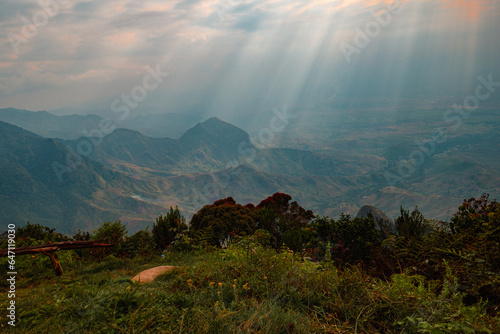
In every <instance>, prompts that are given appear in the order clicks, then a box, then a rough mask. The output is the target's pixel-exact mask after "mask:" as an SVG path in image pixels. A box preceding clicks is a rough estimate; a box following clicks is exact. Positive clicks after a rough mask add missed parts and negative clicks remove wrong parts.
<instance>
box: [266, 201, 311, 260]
mask: <svg viewBox="0 0 500 334" xmlns="http://www.w3.org/2000/svg"><path fill="white" fill-rule="evenodd" d="M291 200H292V197H291V196H290V195H288V194H284V193H275V194H274V195H272V196H269V197H268V198H266V199H265V200H263V201H262V202H260V203H259V205H257V209H258V210H259V211H258V219H257V221H258V227H259V228H261V229H264V230H267V231H269V233H271V239H270V242H271V245H272V246H273V247H274V248H276V249H279V248H280V247H281V245H282V244H283V243H285V244H287V246H288V247H289V248H291V249H293V250H296V251H297V250H301V249H302V248H303V247H305V246H306V244H307V243H309V241H310V240H311V239H312V234H310V233H309V232H307V231H306V230H305V228H307V227H309V223H310V222H311V220H312V219H313V218H314V214H313V213H312V211H311V210H306V209H304V208H303V207H301V206H300V205H299V204H298V203H297V202H296V201H294V202H290V201H291Z"/></svg>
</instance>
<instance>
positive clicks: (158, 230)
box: [152, 206, 187, 251]
mask: <svg viewBox="0 0 500 334" xmlns="http://www.w3.org/2000/svg"><path fill="white" fill-rule="evenodd" d="M186 230H187V225H186V219H185V218H184V217H183V216H182V215H181V213H180V211H179V208H178V207H177V206H176V207H175V209H173V208H172V207H170V212H169V213H167V214H166V215H165V216H160V217H158V218H156V223H155V224H153V231H152V232H153V240H154V243H155V246H156V249H157V250H159V251H163V250H165V249H166V248H167V247H168V246H169V245H170V244H171V243H172V242H173V241H174V239H175V236H176V235H177V234H180V233H183V232H184V231H186Z"/></svg>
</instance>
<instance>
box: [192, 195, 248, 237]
mask: <svg viewBox="0 0 500 334" xmlns="http://www.w3.org/2000/svg"><path fill="white" fill-rule="evenodd" d="M255 215H256V210H255V208H252V207H250V206H242V205H241V204H237V203H236V202H235V201H234V199H233V198H232V197H228V198H225V199H222V200H218V201H216V202H214V203H213V204H212V205H205V206H204V207H203V208H202V209H201V210H200V211H198V212H197V213H196V214H195V215H194V216H193V218H192V219H191V225H190V230H191V232H192V234H193V236H196V237H197V239H198V240H200V242H201V243H205V244H207V245H212V246H218V247H221V246H223V245H224V244H226V243H227V242H228V241H230V240H231V239H233V238H234V237H236V236H244V235H250V234H252V233H253V232H254V231H255V227H256V225H255Z"/></svg>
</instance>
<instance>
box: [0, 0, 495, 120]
mask: <svg viewBox="0 0 500 334" xmlns="http://www.w3.org/2000/svg"><path fill="white" fill-rule="evenodd" d="M367 38H369V40H367ZM0 50H1V51H0V108H6V107H15V108H23V109H29V110H52V109H58V108H66V107H72V106H80V105H83V106H88V108H100V109H103V111H109V110H110V109H112V108H113V106H114V108H115V109H116V108H119V107H120V106H122V104H123V103H125V102H124V100H120V99H121V97H122V94H125V95H130V94H132V93H134V94H135V95H134V96H135V98H134V97H133V98H132V101H131V102H130V101H129V103H131V104H132V105H135V102H137V103H136V104H137V105H139V106H140V108H146V107H155V108H159V109H160V110H165V111H170V112H171V111H179V110H184V109H186V108H187V109H189V108H191V107H192V108H201V109H203V111H204V112H205V113H207V114H218V115H219V116H221V117H224V115H227V114H234V113H238V112H241V113H243V112H247V113H248V112H251V111H252V110H253V109H259V108H270V107H272V106H279V105H292V106H293V105H297V104H305V103H307V102H309V101H318V100H328V99H330V100H335V99H343V98H352V99H358V98H364V97H366V96H382V97H388V98H392V97H405V96H412V97H419V96H440V95H454V94H456V95H460V92H462V91H463V92H470V91H471V90H472V89H473V87H474V82H475V80H476V78H477V77H478V76H479V75H483V76H487V75H488V74H490V73H491V74H493V77H494V78H496V79H497V81H500V64H499V61H498V60H499V59H500V0H401V1H395V2H393V1H379V0H330V1H326V0H269V1H254V0H223V1H219V0H185V1H168V0H163V1H147V0H145V1H138V0H132V1H127V0H106V1H102V0H101V1H72V0H65V1H63V0H61V1H57V0H42V1H40V2H38V1H28V0H2V1H1V2H0ZM148 66H149V70H148ZM157 68H158V69H159V70H160V71H162V72H168V73H169V75H168V76H167V75H166V74H163V75H160V76H158V75H157V79H159V80H158V81H155V79H154V77H151V74H150V72H151V71H154V70H156V69H157ZM160 81H161V82H160ZM157 84H158V85H157ZM145 87H146V88H147V89H146V88H145ZM457 92H458V93H457ZM145 94H146V95H145ZM117 99H119V101H118V102H115V104H114V105H113V102H114V101H116V100H117ZM134 99H135V100H134ZM89 110H90V109H89Z"/></svg>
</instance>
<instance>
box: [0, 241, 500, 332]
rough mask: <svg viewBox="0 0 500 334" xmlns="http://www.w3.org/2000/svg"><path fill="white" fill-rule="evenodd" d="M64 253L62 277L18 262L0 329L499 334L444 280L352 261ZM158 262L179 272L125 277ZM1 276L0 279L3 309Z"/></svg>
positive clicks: (36, 263) (227, 253)
mask: <svg viewBox="0 0 500 334" xmlns="http://www.w3.org/2000/svg"><path fill="white" fill-rule="evenodd" d="M64 253H65V252H60V260H61V263H62V266H63V268H64V270H65V273H64V275H63V276H61V277H56V276H55V275H54V273H53V271H52V269H51V267H50V263H46V262H45V261H46V260H45V259H44V258H43V256H42V255H40V256H36V257H34V258H32V257H19V258H17V259H16V260H17V262H18V264H19V269H18V272H19V274H20V276H19V277H18V281H17V291H16V307H17V310H16V311H17V316H18V318H17V321H16V326H15V328H13V327H12V326H9V325H7V324H6V321H5V318H4V317H2V319H3V321H2V323H1V325H2V328H1V330H0V331H1V332H5V333H14V332H15V333H37V334H38V333H495V332H497V333H498V332H500V320H499V318H498V316H496V317H493V316H491V315H487V314H486V312H485V307H484V303H482V302H480V303H478V304H476V305H473V306H469V307H466V306H464V305H463V304H462V301H461V295H460V294H459V293H458V292H456V287H455V286H454V283H453V281H452V280H451V281H450V282H448V284H447V285H446V286H445V288H444V289H442V290H441V291H437V290H436V289H435V288H434V287H433V284H432V282H427V281H425V279H424V278H423V277H421V276H409V275H405V274H400V275H394V276H392V278H391V280H390V281H382V280H378V279H374V278H371V277H369V276H366V275H365V274H364V273H363V272H362V271H361V270H360V269H358V268H357V267H351V268H346V269H343V270H339V269H337V268H336V267H335V266H333V265H332V264H331V263H312V262H309V261H304V260H303V259H302V258H301V257H300V256H299V255H297V254H294V253H293V252H291V251H288V250H285V251H283V252H281V253H277V252H275V251H274V250H270V249H265V248H261V247H255V248H253V249H249V248H241V247H238V246H231V247H230V248H229V249H225V250H214V251H198V252H194V253H167V254H165V255H166V256H165V258H162V257H160V256H150V257H148V258H135V259H118V258H115V257H113V256H109V257H107V258H106V259H105V260H104V261H102V262H100V263H98V262H95V261H93V260H85V259H77V258H76V257H75V256H74V253H72V252H67V254H66V255H63V254H64ZM72 254H73V255H72ZM1 260H2V261H4V260H5V259H1ZM2 265H4V263H3V262H2ZM158 265H174V266H177V268H176V269H175V270H173V271H171V272H167V273H165V274H163V275H161V276H159V277H158V278H157V279H156V280H155V281H153V282H152V283H148V284H144V285H138V284H137V283H134V282H132V281H131V279H130V278H131V277H133V276H134V275H136V274H137V273H139V272H140V271H142V270H145V269H148V268H151V267H155V266H158ZM2 275H5V274H2ZM4 282H6V281H5V279H4V277H2V283H1V284H2V292H1V293H0V295H1V308H2V309H3V310H5V309H6V307H7V303H8V298H7V293H6V291H7V288H6V283H4ZM3 312H6V311H3ZM4 314H5V313H4Z"/></svg>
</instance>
